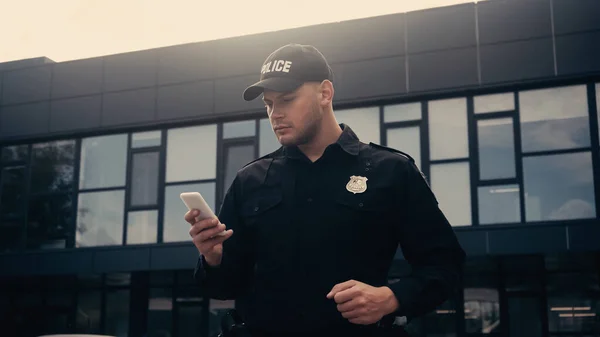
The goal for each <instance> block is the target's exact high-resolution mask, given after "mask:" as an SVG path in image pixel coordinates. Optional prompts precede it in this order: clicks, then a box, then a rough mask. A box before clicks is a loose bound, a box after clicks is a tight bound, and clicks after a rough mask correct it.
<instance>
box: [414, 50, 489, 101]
mask: <svg viewBox="0 0 600 337" xmlns="http://www.w3.org/2000/svg"><path fill="white" fill-rule="evenodd" d="M408 70H409V71H408V74H409V91H411V92H414V91H427V90H436V89H445V88H458V87H464V86H473V85H477V83H478V80H477V50H476V49H475V48H467V49H456V50H447V51H441V52H435V53H427V54H419V55H410V56H409V60H408Z"/></svg>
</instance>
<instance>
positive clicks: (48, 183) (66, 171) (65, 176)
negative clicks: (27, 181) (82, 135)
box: [31, 141, 75, 193]
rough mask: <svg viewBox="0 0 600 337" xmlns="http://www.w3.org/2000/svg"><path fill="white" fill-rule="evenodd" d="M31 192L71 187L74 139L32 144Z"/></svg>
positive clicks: (62, 189)
mask: <svg viewBox="0 0 600 337" xmlns="http://www.w3.org/2000/svg"><path fill="white" fill-rule="evenodd" d="M32 151H33V159H32V160H33V161H32V163H31V192H33V193H35V192H46V191H65V190H70V189H71V188H72V187H73V161H74V158H75V142H74V141H57V142H51V143H44V144H35V145H33V150H32Z"/></svg>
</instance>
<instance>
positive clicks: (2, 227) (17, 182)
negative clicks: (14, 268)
mask: <svg viewBox="0 0 600 337" xmlns="http://www.w3.org/2000/svg"><path fill="white" fill-rule="evenodd" d="M0 167H1V166H0ZM26 172H27V170H26V168H25V166H9V167H5V168H3V169H2V171H0V191H1V193H0V251H11V250H15V249H18V248H19V246H20V245H21V243H22V228H23V216H24V213H25V212H24V206H25V204H24V199H23V198H24V194H23V192H24V190H25V174H26Z"/></svg>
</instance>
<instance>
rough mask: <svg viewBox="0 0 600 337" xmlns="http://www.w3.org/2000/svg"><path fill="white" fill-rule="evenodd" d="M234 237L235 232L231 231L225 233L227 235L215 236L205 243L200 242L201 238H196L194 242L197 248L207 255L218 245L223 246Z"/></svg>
mask: <svg viewBox="0 0 600 337" xmlns="http://www.w3.org/2000/svg"><path fill="white" fill-rule="evenodd" d="M232 235H233V230H232V229H230V230H228V231H226V232H225V235H222V236H221V235H219V236H215V237H213V238H212V239H208V240H205V241H200V239H199V236H196V237H195V238H194V239H193V241H194V244H195V245H196V247H198V248H199V249H200V252H201V253H202V254H206V253H207V252H210V251H211V250H212V249H213V248H214V247H215V246H216V245H218V244H221V243H223V242H225V241H226V240H228V239H229V238H230V237H231V236H232Z"/></svg>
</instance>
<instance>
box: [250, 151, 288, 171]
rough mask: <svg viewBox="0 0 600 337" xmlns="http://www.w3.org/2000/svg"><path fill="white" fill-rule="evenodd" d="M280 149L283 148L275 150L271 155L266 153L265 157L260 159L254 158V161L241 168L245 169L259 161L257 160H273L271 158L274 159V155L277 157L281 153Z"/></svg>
mask: <svg viewBox="0 0 600 337" xmlns="http://www.w3.org/2000/svg"><path fill="white" fill-rule="evenodd" d="M282 148H283V147H280V148H279V149H277V150H275V151H273V152H271V153H267V154H266V155H264V156H262V157H259V158H256V159H254V160H252V161H251V162H249V163H247V164H246V165H244V166H242V168H244V167H246V166H248V165H251V164H253V163H255V162H257V161H259V160H262V159H267V158H273V157H275V155H277V154H278V153H279V152H281V149H282Z"/></svg>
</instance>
